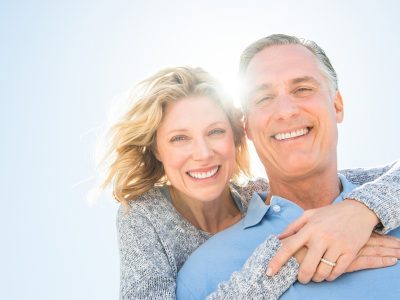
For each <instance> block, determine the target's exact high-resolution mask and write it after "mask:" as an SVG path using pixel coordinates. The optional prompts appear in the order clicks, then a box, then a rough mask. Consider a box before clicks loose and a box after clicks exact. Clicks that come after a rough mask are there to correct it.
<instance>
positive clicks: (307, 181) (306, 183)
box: [266, 170, 342, 210]
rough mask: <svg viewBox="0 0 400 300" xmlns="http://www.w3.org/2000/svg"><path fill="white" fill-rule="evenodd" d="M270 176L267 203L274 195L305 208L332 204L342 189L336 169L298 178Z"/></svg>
mask: <svg viewBox="0 0 400 300" xmlns="http://www.w3.org/2000/svg"><path fill="white" fill-rule="evenodd" d="M269 178H270V179H269V186H270V192H269V193H268V197H267V199H266V203H270V200H271V197H272V196H280V197H283V198H285V199H287V200H290V201H292V202H293V203H295V204H297V205H299V206H300V207H301V208H303V209H304V210H307V209H312V208H318V207H322V206H325V205H328V204H331V203H332V202H333V201H334V200H335V198H337V197H338V196H339V194H340V192H341V190H342V186H341V182H340V179H339V177H338V174H337V172H336V170H334V171H330V172H321V173H318V174H313V175H310V176H304V177H302V178H297V179H294V178H274V177H269Z"/></svg>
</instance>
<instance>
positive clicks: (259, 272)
mask: <svg viewBox="0 0 400 300" xmlns="http://www.w3.org/2000/svg"><path fill="white" fill-rule="evenodd" d="M280 247H281V242H280V241H279V240H278V238H277V237H276V236H270V237H269V238H267V239H266V240H265V241H264V242H263V243H262V244H261V245H259V246H258V247H257V248H256V250H254V252H253V254H252V255H251V256H250V257H249V258H248V259H247V261H246V263H245V264H244V266H243V268H242V269H241V270H240V271H236V272H233V273H232V275H231V277H230V279H229V281H224V282H221V283H220V284H219V285H218V287H217V289H216V290H215V291H214V292H213V293H212V294H210V295H209V296H208V297H207V300H222V299H226V300H228V299H238V300H239V299H278V298H279V297H280V296H281V295H282V294H283V293H284V292H285V291H286V290H287V289H288V288H289V287H290V286H291V285H292V284H293V283H294V282H295V281H296V280H297V273H298V269H299V264H298V263H297V261H296V259H295V258H293V257H292V258H291V259H290V260H289V261H288V262H287V263H286V264H285V265H284V266H283V267H282V268H281V270H280V271H279V273H278V274H276V275H275V276H272V277H269V276H267V275H266V267H267V265H268V262H269V261H270V260H271V258H272V257H273V256H274V255H275V253H276V251H277V250H278V249H279V248H280Z"/></svg>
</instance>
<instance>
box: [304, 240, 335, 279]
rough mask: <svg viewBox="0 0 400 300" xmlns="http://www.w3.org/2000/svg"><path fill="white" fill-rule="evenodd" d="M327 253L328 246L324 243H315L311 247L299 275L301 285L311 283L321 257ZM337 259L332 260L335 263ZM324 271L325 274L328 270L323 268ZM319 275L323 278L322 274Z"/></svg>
mask: <svg viewBox="0 0 400 300" xmlns="http://www.w3.org/2000/svg"><path fill="white" fill-rule="evenodd" d="M325 252H326V245H325V244H324V243H314V244H312V245H310V247H309V248H308V251H307V254H306V256H305V257H304V259H303V261H302V263H301V264H300V269H299V274H298V275H297V280H298V281H299V282H301V283H308V282H310V280H311V279H312V278H313V276H314V274H315V271H316V270H317V267H318V265H319V263H320V261H321V257H322V256H323V255H324V253H325ZM335 256H336V255H335ZM336 258H337V257H334V256H333V257H332V258H331V259H332V260H333V261H336ZM322 269H323V273H325V271H326V269H325V268H323V267H322ZM329 271H330V269H329ZM319 275H320V276H322V274H319ZM323 279H324V278H323ZM323 279H322V280H323Z"/></svg>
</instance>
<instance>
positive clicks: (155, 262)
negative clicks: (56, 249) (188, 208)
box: [117, 161, 400, 299]
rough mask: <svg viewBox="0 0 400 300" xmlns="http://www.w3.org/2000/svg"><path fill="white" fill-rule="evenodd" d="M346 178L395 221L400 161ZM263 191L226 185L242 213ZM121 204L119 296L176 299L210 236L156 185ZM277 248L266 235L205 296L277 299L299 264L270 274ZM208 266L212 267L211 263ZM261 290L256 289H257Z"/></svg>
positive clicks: (399, 216) (385, 224) (355, 194)
mask: <svg viewBox="0 0 400 300" xmlns="http://www.w3.org/2000/svg"><path fill="white" fill-rule="evenodd" d="M341 173H342V174H344V175H345V176H346V177H347V178H348V179H349V180H350V181H351V182H353V183H355V184H364V183H367V182H368V183H367V184H364V185H363V186H362V187H359V188H357V189H355V190H353V191H352V192H351V193H350V194H349V195H348V198H352V199H356V200H358V201H360V202H362V203H364V204H366V205H367V206H368V207H369V208H371V209H372V210H373V211H374V212H375V213H376V214H377V216H378V217H379V219H380V220H381V223H382V228H380V230H379V231H381V232H387V231H389V230H392V229H393V228H396V227H398V226H399V225H400V161H399V162H397V163H394V164H392V165H389V166H386V167H384V168H374V169H368V170H365V169H356V170H345V171H341ZM263 190H268V186H267V183H266V181H265V180H261V179H260V180H256V181H251V182H249V184H248V185H246V186H245V187H239V186H236V185H231V193H232V195H233V197H234V199H235V201H236V204H237V205H238V207H239V209H240V210H241V211H242V212H243V213H245V212H246V210H247V201H249V200H250V198H251V195H252V193H253V192H254V191H263ZM129 205H130V209H129V210H128V211H127V212H125V210H124V209H123V208H122V207H121V208H120V209H119V211H118V216H117V227H118V238H119V248H120V258H121V286H120V299H175V280H176V276H177V273H178V271H179V269H180V268H181V266H182V265H183V263H184V262H185V261H186V259H187V258H188V256H189V255H190V254H191V253H192V252H193V251H194V250H195V249H196V248H197V247H199V246H200V245H201V244H203V243H204V242H205V241H206V240H207V239H208V238H209V237H210V236H211V234H209V233H207V232H204V231H201V230H199V229H198V228H196V227H194V226H193V225H192V224H190V223H189V222H188V221H187V220H186V219H184V218H182V217H181V216H180V215H179V213H178V212H177V211H176V210H175V209H174V207H173V205H172V204H171V201H170V197H169V194H168V189H166V188H165V187H155V188H153V189H151V190H150V191H148V192H146V193H145V194H143V195H141V196H140V197H138V198H137V199H135V200H132V201H130V202H129ZM279 247H280V242H279V240H278V239H277V238H276V237H273V236H271V237H270V238H268V239H267V240H266V241H265V242H264V243H263V244H261V245H260V246H259V247H258V248H257V249H256V250H255V251H254V253H253V254H252V256H251V257H250V258H249V259H248V260H247V262H246V264H245V265H244V267H243V268H242V270H241V271H239V272H235V273H234V274H233V275H232V277H231V279H230V281H229V282H225V283H222V284H220V285H219V286H218V289H217V290H216V291H215V292H214V293H213V294H211V295H210V296H209V297H208V299H257V298H258V297H255V295H264V297H265V295H268V297H269V298H271V299H276V298H278V297H279V296H280V295H281V294H282V293H283V292H284V291H285V290H286V289H287V288H288V287H290V285H291V284H292V283H293V282H294V281H295V280H296V278H297V271H298V264H297V262H296V260H295V259H294V258H292V259H291V260H290V261H289V262H288V263H287V264H286V265H285V266H284V267H283V268H282V270H281V271H280V272H279V273H278V274H277V275H275V276H274V277H267V276H266V275H265V268H266V266H267V263H268V262H269V260H270V259H271V257H272V256H273V255H274V254H275V253H276V251H277V249H278V248H279ZM210 267H212V266H210ZM257 291H261V292H257Z"/></svg>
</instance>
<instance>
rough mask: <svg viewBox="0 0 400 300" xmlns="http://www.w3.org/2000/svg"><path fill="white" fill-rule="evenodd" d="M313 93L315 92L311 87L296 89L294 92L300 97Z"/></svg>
mask: <svg viewBox="0 0 400 300" xmlns="http://www.w3.org/2000/svg"><path fill="white" fill-rule="evenodd" d="M313 91H314V89H313V88H310V87H301V88H298V89H296V90H295V91H294V93H295V94H296V95H298V96H301V97H304V96H308V95H311V94H312V92H313Z"/></svg>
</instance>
